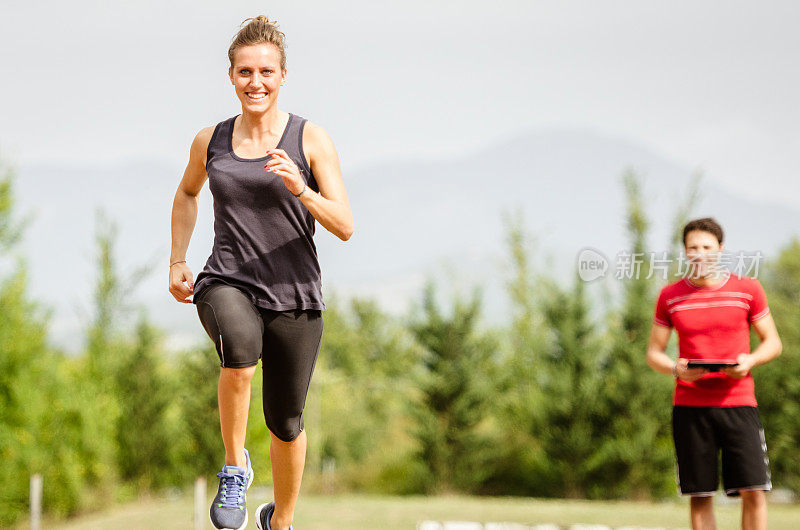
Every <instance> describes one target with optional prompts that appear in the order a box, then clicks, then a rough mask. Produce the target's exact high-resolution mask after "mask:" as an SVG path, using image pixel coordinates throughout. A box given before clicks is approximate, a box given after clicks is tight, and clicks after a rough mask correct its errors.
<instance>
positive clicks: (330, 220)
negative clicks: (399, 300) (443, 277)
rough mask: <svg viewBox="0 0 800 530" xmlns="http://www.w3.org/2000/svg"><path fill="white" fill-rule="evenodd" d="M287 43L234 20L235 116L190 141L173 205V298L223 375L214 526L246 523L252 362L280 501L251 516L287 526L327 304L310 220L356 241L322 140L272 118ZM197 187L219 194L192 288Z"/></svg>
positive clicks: (294, 122)
mask: <svg viewBox="0 0 800 530" xmlns="http://www.w3.org/2000/svg"><path fill="white" fill-rule="evenodd" d="M284 38H285V35H284V34H283V32H281V31H279V30H278V26H277V24H276V23H275V21H270V20H269V19H268V18H267V17H265V16H263V15H262V16H258V17H256V18H253V19H247V20H245V21H244V22H243V23H242V27H241V28H240V30H239V32H238V33H237V34H236V36H235V37H234V38H233V41H232V43H231V46H230V48H229V50H228V59H229V61H230V68H229V70H228V76H229V78H230V82H231V84H232V85H233V87H234V90H235V93H236V97H238V98H239V101H240V102H241V106H242V112H241V114H238V115H236V116H233V117H231V118H228V119H226V120H224V121H222V122H220V123H218V124H216V125H215V126H212V127H206V128H204V129H202V130H200V132H198V133H197V136H196V137H195V138H194V141H193V142H192V146H191V149H190V152H189V163H188V165H187V167H186V171H185V173H184V175H183V179H182V180H181V182H180V184H179V186H178V190H177V192H176V194H175V200H174V203H173V208H172V252H171V258H170V273H169V291H170V293H171V294H172V295H173V296H174V297H175V299H176V300H177V301H179V302H183V303H187V304H188V303H194V304H195V305H196V309H197V313H198V316H199V318H200V321H201V323H202V325H203V327H204V329H205V331H206V332H207V333H208V335H209V337H210V338H211V340H213V341H214V344H215V347H216V351H217V354H218V356H219V361H220V367H221V368H220V377H219V382H218V387H217V389H218V403H219V416H220V426H221V430H222V441H223V444H224V446H225V465H224V466H223V467H222V471H221V472H220V473H218V474H217V476H218V477H219V479H220V481H219V487H218V491H217V495H216V497H215V498H214V502H213V504H212V505H211V509H210V512H209V517H210V519H211V523H212V524H213V525H214V527H216V528H220V529H222V528H227V529H234V528H236V529H241V528H244V527H245V526H246V525H247V519H248V518H247V506H246V502H245V501H246V498H245V492H246V490H247V488H248V487H249V486H250V484H251V483H252V481H253V470H252V466H251V464H250V457H249V454H248V452H247V450H246V449H245V447H244V440H245V434H246V429H247V412H248V408H249V403H250V380H251V378H252V376H253V374H254V372H255V370H256V366H257V364H258V361H259V359H261V360H262V364H261V366H262V371H263V376H264V380H263V381H264V382H263V408H264V419H265V421H266V424H267V427H268V429H269V431H270V439H271V440H270V460H271V463H272V479H273V485H274V496H275V497H274V502H269V503H265V504H262V505H261V506H259V507H258V509H257V510H256V512H255V517H256V526H257V527H258V528H259V529H262V530H263V529H271V530H286V529H291V528H292V520H293V516H294V509H295V504H296V502H297V496H298V493H299V490H300V482H301V479H302V474H303V467H304V462H305V454H306V433H305V430H304V425H303V409H304V407H305V401H306V395H307V392H308V386H309V383H310V380H311V375H312V373H313V370H314V366H315V364H316V360H317V354H318V353H319V346H320V341H321V339H322V310H323V309H325V304H324V303H323V300H322V293H321V273H320V267H319V263H318V260H317V251H316V247H315V245H314V240H313V235H314V226H315V221H318V222H319V223H320V224H321V225H322V226H323V227H325V228H326V229H327V230H328V231H330V232H332V233H333V234H335V235H336V236H337V237H338V238H340V239H341V240H343V241H347V240H348V239H349V238H350V236H351V235H352V233H353V217H352V213H351V211H350V205H349V202H348V199H347V193H346V191H345V187H344V183H343V181H342V176H341V171H340V168H339V160H338V156H337V154H336V150H335V149H334V146H333V142H332V141H331V138H330V137H329V136H328V134H327V133H326V132H325V131H324V130H323V129H322V128H321V127H319V126H318V125H315V124H313V123H311V122H309V121H307V120H305V119H304V118H302V117H300V116H298V115H296V114H292V113H288V112H283V111H280V110H278V93H279V91H280V87H281V86H283V84H284V82H285V81H286V72H287V70H286V53H285V51H284ZM206 179H208V183H209V188H210V190H211V194H212V196H213V198H214V245H213V248H212V251H211V255H210V256H209V258H208V260H207V261H206V264H205V267H204V268H203V269H202V271H201V272H200V273H199V274H198V275H197V281H196V282H195V281H193V279H192V272H191V270H190V269H189V266H188V264H187V263H186V250H187V248H188V246H189V239H190V238H191V234H192V232H193V230H194V225H195V221H196V218H197V205H198V194H199V193H200V190H201V189H202V187H203V184H204V183H205V181H206ZM189 296H192V299H191V300H188V299H187V298H188V297H189Z"/></svg>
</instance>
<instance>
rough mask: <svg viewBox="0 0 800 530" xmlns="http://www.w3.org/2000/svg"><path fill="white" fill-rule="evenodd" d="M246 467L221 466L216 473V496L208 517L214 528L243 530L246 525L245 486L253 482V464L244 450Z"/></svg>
mask: <svg viewBox="0 0 800 530" xmlns="http://www.w3.org/2000/svg"><path fill="white" fill-rule="evenodd" d="M244 456H245V460H246V461H247V464H246V467H245V468H241V467H238V466H228V465H225V466H222V471H220V472H219V473H217V477H219V487H218V488H217V496H216V497H214V502H213V503H212V504H211V510H209V512H208V518H209V519H210V520H211V524H212V525H213V526H214V528H218V529H219V530H243V529H244V527H246V526H247V501H246V498H245V496H246V495H245V494H246V493H247V488H249V487H250V484H252V483H253V466H252V465H251V464H250V453H248V452H247V449H245V450H244Z"/></svg>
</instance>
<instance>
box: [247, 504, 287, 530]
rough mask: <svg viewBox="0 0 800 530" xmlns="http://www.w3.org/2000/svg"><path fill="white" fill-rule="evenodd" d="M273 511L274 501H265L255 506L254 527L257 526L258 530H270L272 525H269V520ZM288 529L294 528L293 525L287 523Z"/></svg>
mask: <svg viewBox="0 0 800 530" xmlns="http://www.w3.org/2000/svg"><path fill="white" fill-rule="evenodd" d="M274 511H275V503H274V502H266V503H264V504H262V505H261V506H259V507H258V508H256V528H258V530H272V525H270V522H269V521H270V519H272V513H273V512H274ZM289 530H294V527H293V526H292V525H289Z"/></svg>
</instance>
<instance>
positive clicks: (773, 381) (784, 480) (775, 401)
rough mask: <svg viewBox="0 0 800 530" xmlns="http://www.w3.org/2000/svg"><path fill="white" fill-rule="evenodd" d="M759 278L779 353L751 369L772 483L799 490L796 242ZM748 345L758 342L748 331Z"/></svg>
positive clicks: (799, 261) (799, 260)
mask: <svg viewBox="0 0 800 530" xmlns="http://www.w3.org/2000/svg"><path fill="white" fill-rule="evenodd" d="M765 272H766V275H765V276H764V277H763V278H761V281H762V283H763V285H764V290H765V291H766V293H767V301H768V303H769V306H770V312H771V313H772V316H773V319H774V320H775V325H776V327H777V328H778V334H779V335H780V338H781V342H782V343H783V352H782V353H781V355H780V357H778V358H777V359H775V360H773V361H772V362H770V363H767V364H765V365H763V366H760V367H758V368H756V369H755V370H753V377H754V378H755V384H756V399H757V400H758V406H759V410H760V413H761V420H762V423H763V425H764V433H765V437H766V440H767V448H768V453H769V458H770V469H771V471H772V480H773V483H774V484H775V485H777V486H783V487H787V488H791V489H792V490H793V491H795V492H800V473H798V467H797V462H798V461H800V377H798V375H800V356H798V354H797V352H798V351H800V240H798V239H793V240H792V241H791V242H790V243H789V244H788V245H787V246H786V247H785V248H784V249H783V250H782V252H781V253H780V254H779V255H778V257H777V259H776V260H775V261H774V262H773V263H772V264H771V265H770V266H768V267H767V270H766V271H765ZM752 335H753V340H752V346H751V347H752V348H755V347H756V346H757V345H758V339H757V337H756V334H755V332H753V333H752Z"/></svg>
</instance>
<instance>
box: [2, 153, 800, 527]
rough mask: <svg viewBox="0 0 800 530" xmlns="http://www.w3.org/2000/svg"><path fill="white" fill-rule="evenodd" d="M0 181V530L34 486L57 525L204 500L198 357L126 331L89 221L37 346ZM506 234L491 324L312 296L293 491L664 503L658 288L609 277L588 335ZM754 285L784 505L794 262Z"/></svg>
mask: <svg viewBox="0 0 800 530" xmlns="http://www.w3.org/2000/svg"><path fill="white" fill-rule="evenodd" d="M0 175H3V176H4V177H3V178H2V179H0V266H2V267H3V268H0V271H2V274H0V313H2V315H3V318H2V319H0V456H2V461H3V466H0V525H3V526H4V525H8V524H13V523H14V522H15V521H18V520H19V518H20V517H23V516H24V515H25V512H26V511H27V506H28V481H27V477H28V476H29V475H30V474H31V473H41V474H42V475H43V477H44V506H45V509H46V511H47V512H49V514H51V515H54V516H65V515H69V514H74V513H76V512H79V511H82V510H90V509H94V508H100V507H103V506H105V505H107V504H108V503H109V502H113V501H114V500H118V499H120V498H123V497H126V496H131V495H137V494H143V493H147V492H149V491H158V490H160V489H162V488H166V487H171V486H177V487H186V486H189V485H190V484H191V483H192V481H193V480H194V478H195V477H196V476H197V475H205V476H206V478H208V479H209V480H211V481H212V482H211V483H212V484H213V480H214V474H215V473H216V471H217V470H218V469H219V467H220V465H221V462H222V456H223V451H224V448H223V445H222V440H221V436H220V426H219V413H218V408H217V381H218V377H219V362H218V357H217V354H216V351H215V349H214V346H213V343H212V342H211V341H210V340H208V337H206V336H204V335H200V336H198V344H197V345H196V346H195V347H192V348H188V349H187V350H185V351H182V352H169V351H167V348H166V347H165V346H164V343H163V340H162V338H163V336H164V331H163V330H161V329H160V328H159V327H158V326H157V325H155V324H153V323H152V322H151V321H150V320H149V318H148V315H147V312H146V311H145V310H143V309H141V310H140V313H139V315H138V320H135V326H133V327H132V328H130V329H129V328H128V327H126V323H127V322H134V319H131V318H130V310H131V309H132V307H133V303H134V302H133V300H134V299H133V297H132V296H131V292H132V289H133V288H134V286H135V285H136V283H137V282H138V281H139V280H141V279H142V278H144V276H145V275H146V274H148V273H149V267H148V266H143V267H140V268H138V269H136V270H134V271H133V272H132V273H130V274H127V275H124V274H121V273H120V271H119V270H118V267H117V265H116V263H115V260H114V242H115V238H116V228H115V227H114V224H113V223H112V222H111V221H110V220H109V219H107V218H106V217H105V216H104V215H103V214H102V213H101V212H98V218H97V219H98V220H97V231H96V234H95V243H96V247H97V280H96V284H95V289H94V296H93V312H92V318H91V321H90V322H88V323H87V326H86V330H85V331H86V343H85V349H84V351H83V352H82V353H81V354H80V355H78V356H77V357H74V358H70V357H67V356H65V355H63V354H62V353H61V352H58V351H56V350H55V349H53V348H52V347H51V346H49V345H48V344H47V340H46V336H47V329H48V325H49V319H50V313H49V312H48V310H47V309H46V308H45V307H44V306H42V305H40V304H39V303H37V302H36V301H33V300H31V297H30V296H29V294H28V278H27V266H26V263H25V261H24V259H22V258H21V257H19V256H17V255H16V254H15V252H14V250H15V246H16V245H17V243H18V242H19V241H20V240H21V237H22V235H23V228H24V225H25V223H24V222H20V221H18V220H17V216H16V215H15V214H14V211H13V186H12V184H13V182H12V178H11V177H12V176H13V172H11V171H10V170H9V169H4V168H0ZM624 184H625V190H626V193H627V212H626V226H627V228H628V235H629V238H630V244H631V249H632V253H633V254H634V255H640V256H641V255H643V254H644V253H646V252H647V249H648V245H647V242H646V239H647V231H648V226H649V221H648V219H647V216H646V215H645V206H644V201H643V199H642V191H641V185H640V183H639V180H638V178H637V177H636V175H635V174H633V173H632V172H627V173H626V174H625V176H624ZM698 195H699V192H698V187H697V185H696V183H695V184H694V185H693V187H692V188H690V190H689V191H688V196H687V198H686V199H685V200H684V201H683V204H682V206H681V207H680V208H678V211H677V213H676V215H675V217H674V227H673V237H672V239H671V247H672V248H671V250H670V255H672V257H675V255H676V254H677V252H678V251H679V250H680V248H681V244H680V243H681V242H680V231H681V229H682V226H683V224H684V223H685V222H686V220H687V219H688V216H689V214H690V212H691V210H692V208H693V206H694V204H695V203H696V200H697V197H698ZM523 226H524V222H523V220H522V217H521V215H519V214H517V215H516V216H507V217H506V231H507V233H506V238H507V243H508V262H509V266H510V267H509V270H508V271H507V272H508V282H507V285H506V287H507V292H508V297H509V309H510V319H509V321H508V323H507V324H504V325H500V326H497V327H494V328H491V327H486V326H484V325H482V324H481V295H480V289H479V288H476V289H475V290H474V291H473V292H472V293H471V296H469V297H462V296H460V295H457V294H456V295H453V297H452V299H451V300H450V302H451V303H450V307H448V309H447V310H445V309H442V308H441V307H440V306H439V305H438V304H437V302H436V294H437V287H436V286H435V285H434V284H433V283H430V282H429V283H428V284H427V285H426V286H425V289H424V290H423V292H422V300H421V304H420V306H419V307H416V308H414V309H413V310H412V312H411V314H410V315H409V316H408V317H405V318H403V317H398V316H394V315H391V314H388V313H386V312H384V311H382V310H381V308H380V307H379V306H378V304H377V303H376V302H374V301H372V300H364V299H352V300H350V301H348V302H346V303H345V302H342V301H341V300H340V299H338V297H336V296H331V297H329V298H328V300H327V305H328V310H327V311H325V313H324V315H323V318H324V334H323V342H322V346H321V351H320V356H319V360H318V362H317V365H316V368H315V374H314V377H313V379H312V382H311V387H310V390H309V396H308V401H307V403H306V410H305V414H304V419H305V427H306V431H307V433H308V440H309V446H308V447H309V449H308V451H309V453H308V459H307V462H308V463H307V466H306V484H310V487H312V488H316V489H322V490H323V491H332V490H334V489H348V490H361V491H375V492H384V493H393V494H410V493H435V492H448V491H460V492H469V493H482V494H506V495H508V494H512V495H535V496H551V497H552V496H566V497H575V498H579V497H589V498H622V497H628V498H631V497H634V498H642V497H656V498H657V497H663V496H666V495H671V494H673V492H674V470H673V448H672V440H671V437H670V430H669V428H670V422H669V411H670V398H671V395H672V393H671V390H672V382H671V380H670V379H669V378H666V377H663V376H661V375H659V374H657V373H655V372H654V371H653V370H651V369H650V368H649V367H648V366H647V364H646V358H645V352H646V346H647V339H648V332H649V330H650V326H651V321H652V312H653V306H654V301H655V294H656V292H657V288H658V286H657V285H656V283H655V279H654V278H646V277H645V276H646V275H645V274H640V275H638V276H637V275H633V276H632V277H630V278H625V280H624V281H623V282H622V299H621V302H620V303H619V305H618V306H616V307H614V308H613V309H612V310H611V311H610V312H608V313H607V314H605V315H603V316H604V318H601V319H599V320H593V319H592V318H591V316H590V315H591V314H592V308H593V305H592V303H591V301H590V298H589V297H588V295H587V292H586V289H587V287H586V284H584V283H583V282H581V281H580V280H579V279H577V278H576V279H575V281H574V284H573V285H572V286H566V287H565V286H561V285H559V284H558V283H557V282H556V281H554V280H553V279H552V277H550V276H549V275H548V273H547V271H546V270H544V268H542V269H541V270H539V269H536V268H535V267H534V263H533V261H532V258H531V256H532V252H531V250H530V248H529V242H528V235H527V234H526V233H525V232H524V230H523V228H522V227H523ZM645 265H646V263H643V264H642V267H644V266H645ZM671 272H673V273H674V270H672V271H671ZM765 272H766V274H765V276H764V278H763V280H762V281H763V284H764V286H765V289H766V291H767V295H768V299H769V302H770V307H771V308H772V314H773V315H774V318H775V321H776V323H777V326H778V330H779V332H780V335H781V338H782V340H783V345H784V353H783V355H782V356H781V357H779V358H778V359H777V360H776V361H775V362H773V363H770V364H768V365H766V366H763V367H760V368H758V369H757V370H756V371H755V377H756V381H757V382H756V389H757V397H758V400H759V404H760V410H761V413H762V418H763V422H764V425H765V430H766V434H767V441H768V445H769V450H770V457H771V467H772V470H773V481H774V483H775V485H776V486H783V487H788V488H791V489H793V490H794V491H796V492H800V473H798V470H797V466H796V465H794V463H795V462H797V460H798V459H799V458H800V454H798V451H799V450H798V447H800V427H798V425H800V405H798V403H800V383H798V381H800V377H798V376H800V357H798V356H797V355H796V353H795V352H796V351H797V350H798V347H800V242H798V241H797V240H794V241H792V242H791V243H790V244H789V245H788V246H787V247H786V248H784V249H783V251H782V252H781V254H780V256H779V257H778V259H777V260H776V261H775V262H774V263H773V264H771V265H770V266H769V267H768V268H767V270H766V271H765ZM753 340H754V345H755V343H756V341H757V339H756V337H755V336H754V337H753ZM261 377H262V376H261V374H258V373H257V374H256V376H255V377H254V378H253V382H252V392H251V406H250V413H249V416H248V418H249V427H248V439H247V442H246V445H247V447H248V449H249V450H250V453H251V456H252V458H253V465H254V467H255V468H256V476H257V480H258V481H260V482H262V483H269V477H270V463H269V454H268V448H269V439H270V438H269V433H268V431H267V429H266V427H265V425H264V423H263V411H262V405H261Z"/></svg>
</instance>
